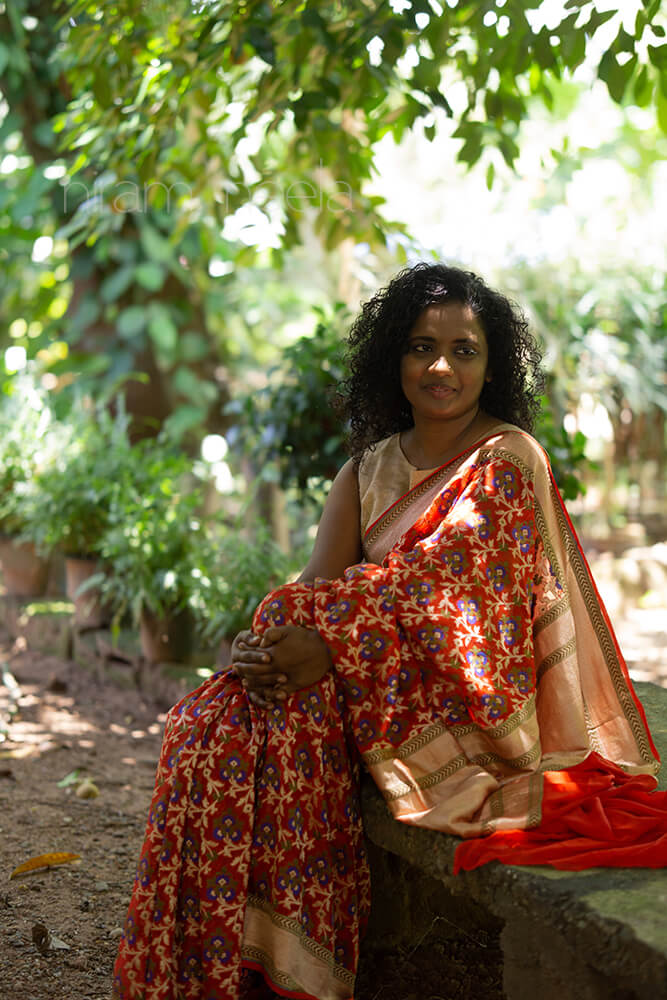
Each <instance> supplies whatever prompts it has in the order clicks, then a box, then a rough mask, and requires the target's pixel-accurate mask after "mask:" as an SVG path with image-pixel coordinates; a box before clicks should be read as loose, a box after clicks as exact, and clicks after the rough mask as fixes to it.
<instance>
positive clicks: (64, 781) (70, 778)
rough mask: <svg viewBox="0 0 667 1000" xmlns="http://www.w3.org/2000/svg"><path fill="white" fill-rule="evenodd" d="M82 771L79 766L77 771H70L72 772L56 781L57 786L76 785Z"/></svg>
mask: <svg viewBox="0 0 667 1000" xmlns="http://www.w3.org/2000/svg"><path fill="white" fill-rule="evenodd" d="M80 773H81V768H80V767H77V769H76V770H75V771H70V773H69V774H66V775H65V777H64V778H61V779H60V781H58V782H56V785H57V787H58V788H67V787H68V786H69V785H75V784H76V783H77V781H78V780H79V775H80Z"/></svg>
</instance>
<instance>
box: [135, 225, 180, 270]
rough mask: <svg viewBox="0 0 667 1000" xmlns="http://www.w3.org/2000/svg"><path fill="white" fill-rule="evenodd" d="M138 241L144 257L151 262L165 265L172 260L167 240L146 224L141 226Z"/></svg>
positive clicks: (171, 251)
mask: <svg viewBox="0 0 667 1000" xmlns="http://www.w3.org/2000/svg"><path fill="white" fill-rule="evenodd" d="M139 239H140V240H141V245H142V247H143V248H144V252H145V254H146V256H147V257H148V258H150V259H151V260H153V261H159V262H160V263H163V264H166V263H168V262H169V261H171V260H172V259H173V256H174V251H173V249H172V246H171V243H170V242H169V240H168V239H165V237H164V236H163V235H162V233H160V232H158V230H157V229H155V228H154V227H153V226H151V225H150V224H149V223H148V222H143V223H142V224H141V226H140V229H139Z"/></svg>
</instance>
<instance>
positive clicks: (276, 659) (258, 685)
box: [232, 461, 361, 708]
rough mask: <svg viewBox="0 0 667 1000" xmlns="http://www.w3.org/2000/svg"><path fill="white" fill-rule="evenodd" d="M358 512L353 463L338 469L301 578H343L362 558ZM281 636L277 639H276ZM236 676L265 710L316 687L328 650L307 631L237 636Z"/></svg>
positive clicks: (234, 650) (327, 660)
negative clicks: (302, 689) (276, 701)
mask: <svg viewBox="0 0 667 1000" xmlns="http://www.w3.org/2000/svg"><path fill="white" fill-rule="evenodd" d="M360 525H361V509H360V500H359V485H358V480H357V473H356V469H355V468H354V466H353V464H352V462H351V461H349V462H346V464H345V465H344V466H343V468H342V469H341V470H340V472H339V473H338V475H337V476H336V478H335V479H334V481H333V483H332V484H331V489H330V491H329V495H328V496H327V499H326V503H325V505H324V510H323V511H322V518H321V520H320V523H319V526H318V529H317V536H316V539H315V545H314V547H313V553H312V555H311V557H310V559H309V560H308V564H307V566H306V568H305V569H304V571H303V573H302V574H301V576H300V577H299V581H300V582H302V583H303V582H310V581H312V580H314V579H315V577H318V576H319V577H323V578H324V579H327V580H332V579H335V578H336V577H339V576H342V575H343V573H344V572H345V570H346V569H347V567H348V566H353V565H354V564H355V563H357V562H359V561H360V559H361V527H360ZM279 632H280V635H279ZM232 660H233V666H234V669H235V670H236V672H237V673H238V674H239V676H240V677H241V678H242V680H243V684H244V686H245V687H246V689H247V690H248V693H249V695H250V697H251V699H252V700H253V701H255V703H256V704H258V705H260V706H261V707H263V708H266V707H268V706H269V704H270V703H271V701H272V700H273V699H274V698H278V699H282V698H285V697H286V696H287V694H288V693H290V692H291V691H293V690H296V689H297V688H300V687H308V686H309V685H310V684H314V683H316V681H318V680H319V679H320V678H321V677H322V676H324V674H325V673H326V671H327V670H328V669H329V667H330V665H331V660H330V658H329V651H328V649H327V647H326V645H325V643H324V642H323V640H322V639H320V637H319V635H318V634H317V633H316V632H314V631H313V630H311V629H301V628H296V627H292V626H290V628H289V629H285V630H279V629H277V628H273V629H271V630H270V631H269V633H268V634H267V637H265V638H264V639H262V640H261V645H260V639H259V637H258V636H255V635H253V633H252V632H250V631H244V632H240V633H239V634H238V635H237V636H236V638H235V639H234V642H233V644H232Z"/></svg>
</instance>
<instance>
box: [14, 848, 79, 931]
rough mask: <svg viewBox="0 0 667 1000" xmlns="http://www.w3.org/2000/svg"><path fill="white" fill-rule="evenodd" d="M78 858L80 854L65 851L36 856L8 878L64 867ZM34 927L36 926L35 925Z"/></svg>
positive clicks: (16, 869)
mask: <svg viewBox="0 0 667 1000" xmlns="http://www.w3.org/2000/svg"><path fill="white" fill-rule="evenodd" d="M80 857H81V855H80V854H70V853H69V852H67V851H56V852H55V853H54V854H38V855H36V856H35V857H34V858H30V859H29V860H28V861H24V862H23V864H22V865H19V866H18V868H15V869H14V871H13V872H12V873H11V875H10V876H9V878H10V879H13V878H16V877H17V875H25V874H26V872H35V871H38V870H39V869H41V868H55V866H56V865H66V864H68V863H69V862H70V861H78V860H79V859H80ZM35 926H38V925H37V924H36V925H35Z"/></svg>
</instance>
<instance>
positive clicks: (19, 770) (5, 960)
mask: <svg viewBox="0 0 667 1000" xmlns="http://www.w3.org/2000/svg"><path fill="white" fill-rule="evenodd" d="M605 596H606V595H605ZM633 615H634V617H633ZM666 621H667V617H666V616H665V608H664V607H663V606H662V602H661V605H660V607H657V606H652V607H648V608H645V609H641V608H634V609H630V610H629V611H626V613H625V614H624V615H623V616H622V622H621V623H620V624H621V625H622V627H621V628H620V629H619V637H620V638H621V642H622V645H623V647H624V649H626V650H627V651H628V652H629V653H630V655H629V657H628V660H629V663H630V666H631V669H632V668H634V670H633V673H634V676H635V677H636V678H637V679H642V680H644V679H646V680H653V681H655V682H657V683H662V684H663V685H667V675H666V674H665V670H666V665H665V663H664V659H663V657H664V653H661V652H660V650H664V644H665V638H666V636H665V622H666ZM0 664H2V665H4V667H5V669H6V670H8V671H9V672H10V675H9V677H8V676H7V673H6V672H5V673H4V675H3V678H2V681H4V683H3V682H0V740H2V742H0V836H1V838H2V853H1V855H0V857H1V859H2V863H1V865H0V1000H108V998H109V994H110V980H111V970H112V966H113V961H114V957H115V953H116V948H117V945H118V938H119V936H120V933H121V925H122V923H123V920H124V916H125V911H126V908H127V904H128V901H129V894H130V889H131V884H132V878H133V872H134V866H135V863H136V859H137V857H138V853H139V848H140V844H141V839H142V835H143V829H144V824H145V817H146V813H147V810H148V805H149V801H150V795H151V790H152V786H153V776H154V771H155V764H156V761H157V757H158V753H159V748H160V740H161V732H162V726H163V723H164V717H165V715H164V713H165V710H166V708H167V707H168V705H169V704H171V703H172V702H173V701H175V700H176V697H177V696H178V691H177V690H174V688H173V685H172V687H171V688H169V687H166V686H165V684H160V685H158V684H157V683H153V682H152V681H151V679H150V677H149V678H148V681H147V683H145V685H144V687H145V690H144V691H138V690H136V688H135V689H132V688H128V687H120V686H118V685H117V684H116V683H112V682H111V681H109V680H104V679H100V678H99V677H98V676H96V675H95V673H94V672H93V671H92V670H89V669H86V668H85V667H82V666H81V665H79V664H77V663H74V662H72V661H69V660H67V659H60V658H57V657H54V656H46V655H42V654H40V653H37V652H35V651H29V650H28V649H26V648H25V644H23V647H22V648H21V646H20V645H18V646H17V644H16V643H14V644H13V643H12V641H11V640H10V638H9V636H8V635H7V634H3V632H2V631H1V630H0ZM12 678H15V680H16V682H17V683H18V689H13V685H12ZM154 680H157V679H156V678H154ZM165 683H166V682H165ZM86 778H88V779H91V780H92V781H93V782H94V784H95V785H96V787H97V788H98V789H99V794H98V795H97V796H96V797H94V798H80V797H78V795H77V789H78V788H79V787H80V783H81V781H82V779H86ZM51 852H71V853H74V854H79V855H81V858H80V860H79V861H77V862H75V863H66V864H62V865H59V866H57V867H52V868H49V869H48V870H40V871H36V872H34V873H32V874H24V875H19V876H17V877H15V878H13V879H10V875H11V873H12V872H13V870H14V869H15V868H16V867H17V866H19V865H21V864H22V863H24V862H26V861H27V860H29V859H30V858H32V857H34V856H36V855H40V854H45V853H51ZM443 919H444V918H443ZM436 930H437V933H435V932H434V933H433V934H431V935H427V936H426V937H423V938H422V939H421V940H418V941H415V942H414V944H413V945H412V946H411V948H410V949H403V950H401V951H391V950H389V951H387V952H386V953H384V954H382V953H380V954H377V953H375V954H372V955H371V954H366V956H365V957H364V960H363V961H362V967H361V969H360V976H359V985H358V990H357V1000H481V998H482V997H483V998H485V1000H502V996H503V994H502V957H501V953H500V949H499V944H498V937H497V933H494V932H489V931H488V930H487V931H480V932H479V933H472V934H471V933H470V931H469V930H467V931H464V930H460V929H457V928H454V927H451V928H446V933H445V934H444V935H443V933H442V927H441V928H438V929H436Z"/></svg>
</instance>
